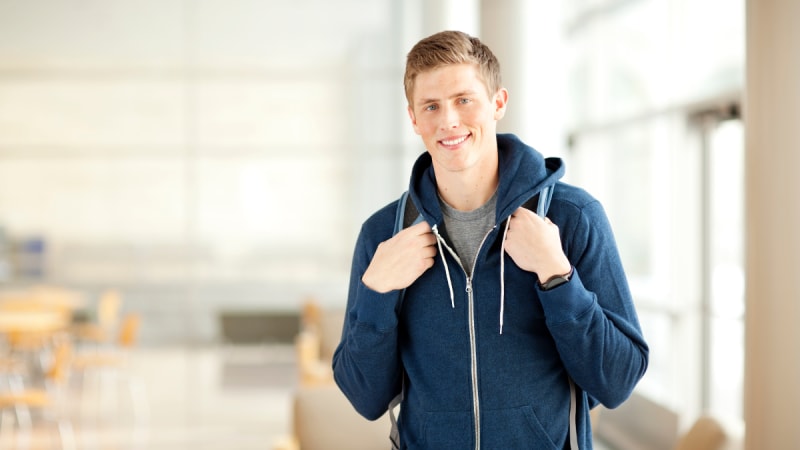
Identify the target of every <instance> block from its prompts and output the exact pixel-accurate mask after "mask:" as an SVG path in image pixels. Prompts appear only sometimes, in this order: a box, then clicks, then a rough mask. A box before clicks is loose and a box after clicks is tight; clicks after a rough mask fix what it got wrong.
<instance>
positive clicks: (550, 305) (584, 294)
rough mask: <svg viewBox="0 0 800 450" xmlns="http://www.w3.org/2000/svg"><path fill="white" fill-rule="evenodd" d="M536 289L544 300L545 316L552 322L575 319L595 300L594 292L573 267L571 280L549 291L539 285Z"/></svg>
mask: <svg viewBox="0 0 800 450" xmlns="http://www.w3.org/2000/svg"><path fill="white" fill-rule="evenodd" d="M536 290H537V291H538V293H539V299H540V300H541V302H542V308H543V309H544V314H545V318H546V320H547V321H548V322H550V323H562V322H569V321H572V320H575V319H576V318H577V317H579V316H581V315H582V314H583V313H585V312H586V311H587V310H588V309H590V308H591V307H592V305H594V302H595V296H594V294H593V293H591V292H589V291H587V290H586V288H585V287H584V286H583V282H582V281H581V277H580V275H579V274H578V269H576V268H573V269H572V277H571V278H570V280H569V282H567V283H564V284H562V285H560V286H557V287H555V288H553V289H550V290H547V291H543V290H541V289H539V288H538V287H537V288H536Z"/></svg>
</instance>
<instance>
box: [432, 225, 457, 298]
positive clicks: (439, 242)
mask: <svg viewBox="0 0 800 450" xmlns="http://www.w3.org/2000/svg"><path fill="white" fill-rule="evenodd" d="M431 230H432V231H433V234H434V235H436V244H437V245H438V246H439V255H441V257H442V264H444V273H445V275H446V276H447V287H449V288H450V305H451V306H452V307H453V309H455V308H456V299H455V298H456V297H455V294H453V281H452V280H451V279H450V269H449V268H448V267H447V259H445V257H444V251H443V249H442V240H443V238H442V236H441V235H440V234H439V227H438V225H434V226H433V227H431Z"/></svg>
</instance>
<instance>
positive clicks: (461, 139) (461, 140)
mask: <svg viewBox="0 0 800 450" xmlns="http://www.w3.org/2000/svg"><path fill="white" fill-rule="evenodd" d="M468 137H469V135H466V136H462V137H460V138H456V139H453V140H443V141H442V144H444V145H458V144H460V143H462V142H464V141H466V140H467V138H468Z"/></svg>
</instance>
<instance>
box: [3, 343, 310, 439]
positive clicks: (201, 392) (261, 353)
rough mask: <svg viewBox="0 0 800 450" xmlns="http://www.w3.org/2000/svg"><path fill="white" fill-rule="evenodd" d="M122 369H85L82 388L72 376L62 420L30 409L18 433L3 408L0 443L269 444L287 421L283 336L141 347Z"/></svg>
mask: <svg viewBox="0 0 800 450" xmlns="http://www.w3.org/2000/svg"><path fill="white" fill-rule="evenodd" d="M129 373H130V374H132V375H133V376H132V377H130V378H129V379H122V378H113V377H111V376H100V377H87V378H86V379H85V383H86V384H85V385H84V389H83V392H90V393H91V394H87V395H84V396H81V395H80V392H81V390H80V389H79V387H80V386H81V385H82V384H83V383H82V382H81V380H78V379H73V380H72V382H71V383H70V387H69V389H66V390H64V396H63V398H62V403H61V406H62V416H63V417H66V418H69V421H61V425H62V426H61V427H59V422H58V421H57V420H55V419H54V416H49V415H48V416H34V417H33V423H34V427H33V430H34V431H33V432H32V433H30V434H28V433H22V432H20V431H19V430H18V429H17V428H16V427H15V426H14V422H15V416H14V415H13V414H11V412H6V413H4V415H3V416H2V419H3V422H2V428H0V448H1V449H4V450H5V449H9V450H11V449H22V448H29V449H31V450H50V449H54V450H55V449H61V448H62V447H65V448H67V449H69V448H72V449H75V450H94V449H102V450H127V449H130V450H138V449H146V450H184V449H185V450H189V449H191V450H206V449H208V450H211V449H214V450H217V449H221V448H224V449H231V450H251V449H253V450H255V449H259V450H264V449H266V450H269V449H271V447H272V443H274V442H276V441H277V440H278V439H279V438H280V437H281V436H284V435H285V434H286V432H287V431H288V430H289V426H290V425H289V405H290V403H289V402H290V393H291V390H292V388H293V386H294V383H295V379H296V378H295V365H294V354H293V349H292V348H291V347H290V346H286V345H273V346H250V347H242V346H219V347H197V348H183V347H181V348H152V349H145V348H140V349H136V351H134V352H132V353H131V354H130V359H129ZM114 380H116V381H114ZM129 381H133V383H130V382H129ZM130 387H133V388H134V389H133V390H130V389H129V388H130ZM70 425H71V426H70ZM70 428H71V430H72V431H71V432H70V431H69V430H70ZM59 429H60V430H61V431H62V433H59ZM70 436H71V437H70ZM61 437H64V438H65V439H66V442H65V443H66V445H64V446H62V439H61Z"/></svg>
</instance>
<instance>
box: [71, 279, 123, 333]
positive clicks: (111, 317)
mask: <svg viewBox="0 0 800 450" xmlns="http://www.w3.org/2000/svg"><path fill="white" fill-rule="evenodd" d="M121 309H122V295H121V294H120V293H119V291H117V290H116V289H109V290H107V291H105V292H103V294H102V295H101V296H100V299H99V300H98V301H97V310H96V317H95V320H93V321H90V322H87V323H80V324H76V325H75V327H74V328H73V333H74V334H75V338H76V339H77V340H78V342H82V343H94V344H98V345H100V344H108V343H110V342H111V341H113V339H114V334H115V333H116V331H117V326H118V324H119V321H120V311H121Z"/></svg>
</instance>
